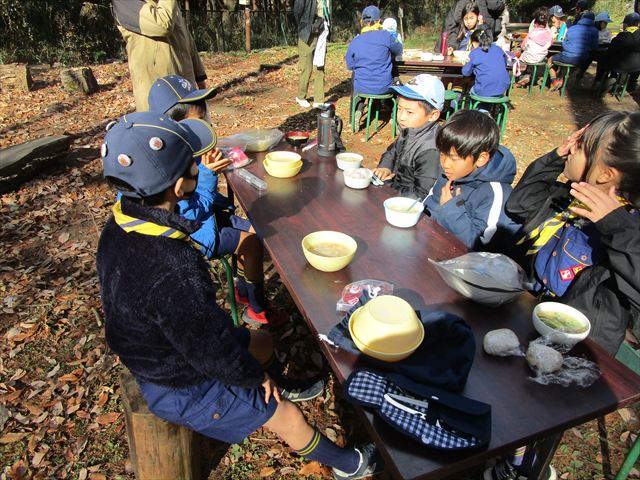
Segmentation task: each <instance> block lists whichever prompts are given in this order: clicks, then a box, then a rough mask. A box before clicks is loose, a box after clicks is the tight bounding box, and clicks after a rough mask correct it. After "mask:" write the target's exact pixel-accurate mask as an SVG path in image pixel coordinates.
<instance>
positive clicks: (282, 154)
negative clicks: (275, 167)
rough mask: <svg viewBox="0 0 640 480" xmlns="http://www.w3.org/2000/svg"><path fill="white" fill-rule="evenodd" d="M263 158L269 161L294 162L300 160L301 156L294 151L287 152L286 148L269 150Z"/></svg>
mask: <svg viewBox="0 0 640 480" xmlns="http://www.w3.org/2000/svg"><path fill="white" fill-rule="evenodd" d="M264 158H265V160H266V161H267V162H269V163H272V164H273V163H296V162H299V161H300V160H302V157H301V156H300V155H298V154H297V153H296V152H289V151H287V150H281V151H276V152H269V153H267V154H266V155H265V157H264Z"/></svg>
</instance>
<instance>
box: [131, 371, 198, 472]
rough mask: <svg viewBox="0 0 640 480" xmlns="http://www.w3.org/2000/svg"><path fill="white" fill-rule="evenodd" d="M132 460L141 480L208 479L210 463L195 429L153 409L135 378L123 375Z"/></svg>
mask: <svg viewBox="0 0 640 480" xmlns="http://www.w3.org/2000/svg"><path fill="white" fill-rule="evenodd" d="M120 386H121V388H122V403H123V408H124V418H125V423H126V426H127V437H128V441H129V452H130V457H131V464H132V466H133V470H134V472H135V475H136V479H137V480H175V479H177V478H179V479H182V480H206V478H207V477H208V475H207V474H206V473H205V472H204V471H203V470H205V469H204V468H203V465H204V464H205V463H206V462H205V461H204V459H203V455H202V449H201V446H200V438H199V437H200V436H199V435H198V434H196V433H195V432H193V431H191V430H189V429H187V428H185V427H182V426H179V425H174V424H172V423H169V422H166V421H164V420H162V419H160V418H158V417H156V416H155V415H154V414H153V413H151V412H150V411H149V408H148V407H147V403H146V402H145V400H144V398H143V397H142V394H141V392H140V388H139V387H138V384H137V383H136V380H135V378H134V377H133V375H131V373H130V372H129V371H128V370H127V371H126V372H125V373H123V374H122V375H121V376H120Z"/></svg>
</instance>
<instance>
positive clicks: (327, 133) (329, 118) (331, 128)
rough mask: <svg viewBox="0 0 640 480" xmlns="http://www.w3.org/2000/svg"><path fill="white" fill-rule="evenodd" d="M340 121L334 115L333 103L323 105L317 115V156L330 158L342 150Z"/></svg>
mask: <svg viewBox="0 0 640 480" xmlns="http://www.w3.org/2000/svg"><path fill="white" fill-rule="evenodd" d="M341 133H342V119H341V118H340V117H338V116H337V115H336V110H335V106H334V105H333V103H323V104H322V105H321V106H320V113H319V114H318V155H320V156H321V157H331V156H333V155H335V154H336V153H339V152H340V151H342V150H344V146H343V145H342V141H341V140H340V134H341Z"/></svg>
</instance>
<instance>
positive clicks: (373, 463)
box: [333, 443, 384, 480]
mask: <svg viewBox="0 0 640 480" xmlns="http://www.w3.org/2000/svg"><path fill="white" fill-rule="evenodd" d="M355 450H356V452H358V453H359V454H360V464H359V465H358V469H357V470H356V471H355V472H353V473H345V472H343V471H342V470H338V469H337V468H334V469H333V478H335V479H336V480H357V479H358V478H365V477H369V476H372V475H377V474H379V473H381V472H382V470H384V461H383V460H382V457H381V456H380V454H379V453H378V451H377V450H376V446H375V445H374V444H373V443H368V444H367V445H363V446H361V447H357V448H356V449H355Z"/></svg>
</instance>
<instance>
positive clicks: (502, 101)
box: [469, 93, 509, 140]
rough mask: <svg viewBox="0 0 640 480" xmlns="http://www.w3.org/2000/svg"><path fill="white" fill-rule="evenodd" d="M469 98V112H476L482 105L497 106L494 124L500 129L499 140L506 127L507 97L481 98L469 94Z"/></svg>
mask: <svg viewBox="0 0 640 480" xmlns="http://www.w3.org/2000/svg"><path fill="white" fill-rule="evenodd" d="M469 97H470V98H471V107H470V108H471V110H477V109H478V106H479V105H480V104H483V103H489V104H492V105H497V108H498V113H497V115H496V123H497V124H498V128H500V140H502V137H503V135H504V130H505V128H506V126H507V115H508V114H509V97H507V96H504V97H481V96H479V95H475V94H473V93H471V94H469Z"/></svg>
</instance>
